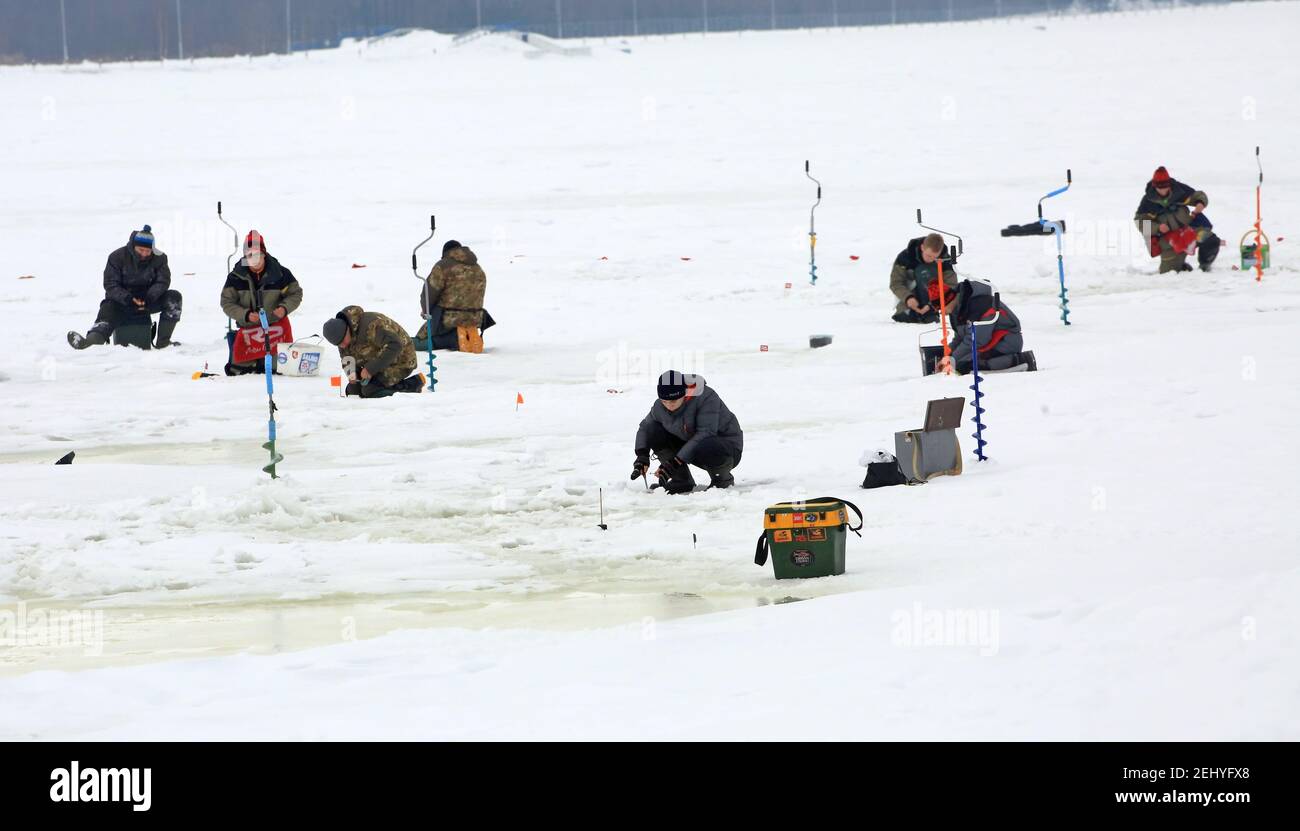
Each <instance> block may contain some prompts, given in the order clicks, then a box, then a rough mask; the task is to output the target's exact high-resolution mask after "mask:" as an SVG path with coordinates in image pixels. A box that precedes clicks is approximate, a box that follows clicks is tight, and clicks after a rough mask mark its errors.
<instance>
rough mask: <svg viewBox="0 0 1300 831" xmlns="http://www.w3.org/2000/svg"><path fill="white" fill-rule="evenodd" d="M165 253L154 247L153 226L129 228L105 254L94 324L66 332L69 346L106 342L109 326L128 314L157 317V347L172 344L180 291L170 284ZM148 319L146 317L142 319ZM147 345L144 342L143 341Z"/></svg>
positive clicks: (119, 321) (128, 315) (110, 333)
mask: <svg viewBox="0 0 1300 831" xmlns="http://www.w3.org/2000/svg"><path fill="white" fill-rule="evenodd" d="M171 284H172V273H171V269H169V268H168V267H167V255H166V254H164V253H163V252H161V251H157V250H155V249H154V239H153V229H152V228H150V227H149V226H148V225H146V226H144V228H142V229H141V230H139V231H132V232H131V236H130V238H129V239H128V240H127V244H126V245H124V246H122V247H121V248H119V249H117V250H116V251H114V252H113V253H112V254H109V255H108V264H107V265H106V266H105V267H104V301H103V302H102V303H100V304H99V316H98V317H97V318H96V320H95V325H94V326H92V327H90V331H89V332H87V333H86V334H85V335H82V334H80V333H78V332H69V333H68V344H69V345H70V346H71V347H72V348H73V349H85V348H86V347H87V346H95V345H99V344H105V343H108V339H109V337H110V336H111V335H112V334H113V330H114V329H116V328H117V327H118V326H119V325H120V324H122V323H124V322H126V321H128V320H130V319H131V318H140V317H146V318H147V317H149V316H152V315H154V314H157V315H159V317H158V337H157V342H156V343H154V344H153V345H154V346H155V347H157V348H158V349H162V348H164V347H166V346H171V345H172V339H171V337H172V332H174V331H176V324H177V323H179V322H180V319H181V293H180V292H179V291H176V290H175V289H173V288H171ZM146 322H148V321H146ZM146 348H147V344H146Z"/></svg>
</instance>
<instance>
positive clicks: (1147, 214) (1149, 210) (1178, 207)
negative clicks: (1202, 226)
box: [1133, 179, 1210, 236]
mask: <svg viewBox="0 0 1300 831" xmlns="http://www.w3.org/2000/svg"><path fill="white" fill-rule="evenodd" d="M1169 184H1170V189H1169V195H1168V196H1161V195H1160V194H1158V193H1156V189H1155V185H1153V184H1152V183H1151V182H1147V189H1146V193H1144V194H1143V195H1142V201H1141V202H1139V203H1138V207H1137V211H1136V212H1135V213H1134V214H1133V221H1134V222H1136V223H1137V227H1138V230H1139V231H1141V232H1142V233H1143V234H1144V235H1146V236H1150V234H1151V233H1156V234H1159V233H1161V231H1160V230H1159V228H1160V226H1161V225H1168V226H1169V230H1170V231H1174V230H1177V229H1178V228H1182V227H1184V226H1187V225H1191V224H1192V219H1193V218H1194V217H1193V216H1192V211H1191V208H1192V206H1193V205H1196V204H1200V205H1202V206H1203V207H1208V206H1209V204H1210V199H1209V197H1207V196H1206V195H1205V192H1204V191H1199V190H1195V189H1194V188H1192V187H1191V186H1190V185H1185V184H1183V183H1182V182H1180V181H1178V180H1177V179H1170V180H1169ZM1147 221H1149V222H1150V223H1151V226H1150V228H1149V229H1148V228H1146V227H1144V222H1147Z"/></svg>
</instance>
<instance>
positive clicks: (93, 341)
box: [68, 325, 108, 349]
mask: <svg viewBox="0 0 1300 831" xmlns="http://www.w3.org/2000/svg"><path fill="white" fill-rule="evenodd" d="M106 343H108V332H107V331H106V330H105V329H104V328H103V327H102V326H99V325H95V326H92V327H91V329H90V331H89V332H87V333H86V334H85V336H84V337H83V336H82V335H80V334H78V333H76V332H69V333H68V345H69V346H71V347H72V348H73V349H85V348H86V347H87V346H103V345H104V344H106Z"/></svg>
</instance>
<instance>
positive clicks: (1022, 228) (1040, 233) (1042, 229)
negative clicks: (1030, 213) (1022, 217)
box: [1002, 219, 1065, 237]
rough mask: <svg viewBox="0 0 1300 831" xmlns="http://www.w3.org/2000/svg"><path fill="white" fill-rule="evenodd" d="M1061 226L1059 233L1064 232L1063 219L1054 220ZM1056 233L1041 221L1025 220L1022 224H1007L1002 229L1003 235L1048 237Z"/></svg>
mask: <svg viewBox="0 0 1300 831" xmlns="http://www.w3.org/2000/svg"><path fill="white" fill-rule="evenodd" d="M1056 224H1057V225H1060V226H1061V233H1062V234H1064V233H1065V220H1064V219H1059V220H1057V222H1056ZM1054 233H1056V232H1055V231H1054V230H1052V228H1050V227H1048V226H1047V225H1044V224H1042V223H1041V222H1026V223H1025V224H1024V225H1008V226H1007V227H1005V228H1003V229H1002V236H1004V237H1050V236H1051V235H1052V234H1054Z"/></svg>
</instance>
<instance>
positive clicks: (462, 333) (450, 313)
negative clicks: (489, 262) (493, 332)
mask: <svg viewBox="0 0 1300 831" xmlns="http://www.w3.org/2000/svg"><path fill="white" fill-rule="evenodd" d="M486 293H487V275H486V274H484V273H483V269H482V267H480V266H479V264H478V257H477V256H475V254H474V252H473V251H471V250H470V249H469V247H468V246H464V245H461V244H460V243H459V242H457V241H456V240H454V239H453V240H447V243H446V244H445V245H443V246H442V259H441V260H438V262H437V264H436V265H434V267H433V269H432V270H431V271H430V272H429V276H428V277H427V278H425V288H424V289H422V290H421V291H420V311H421V313H422V314H423V315H424V319H425V323H424V326H421V327H420V331H419V332H417V333H416V334H415V336H414V337H415V348H416V349H421V350H425V349H428V348H429V340H428V337H429V333H428V331H427V328H426V327H428V326H429V324H430V323H432V324H433V348H434V349H435V350H437V349H448V350H459V349H461V344H462V342H464V343H465V344H466V345H467V346H469V345H470V344H474V346H472V347H470V348H471V349H473V350H474V351H482V337H481V335H482V331H483V330H485V329H487V328H488V327H490V326H492V325H493V323H495V321H493V320H492V316H491V315H490V314H488V313H487V312H485V311H484V310H483V296H484V295H485V294H486Z"/></svg>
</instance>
